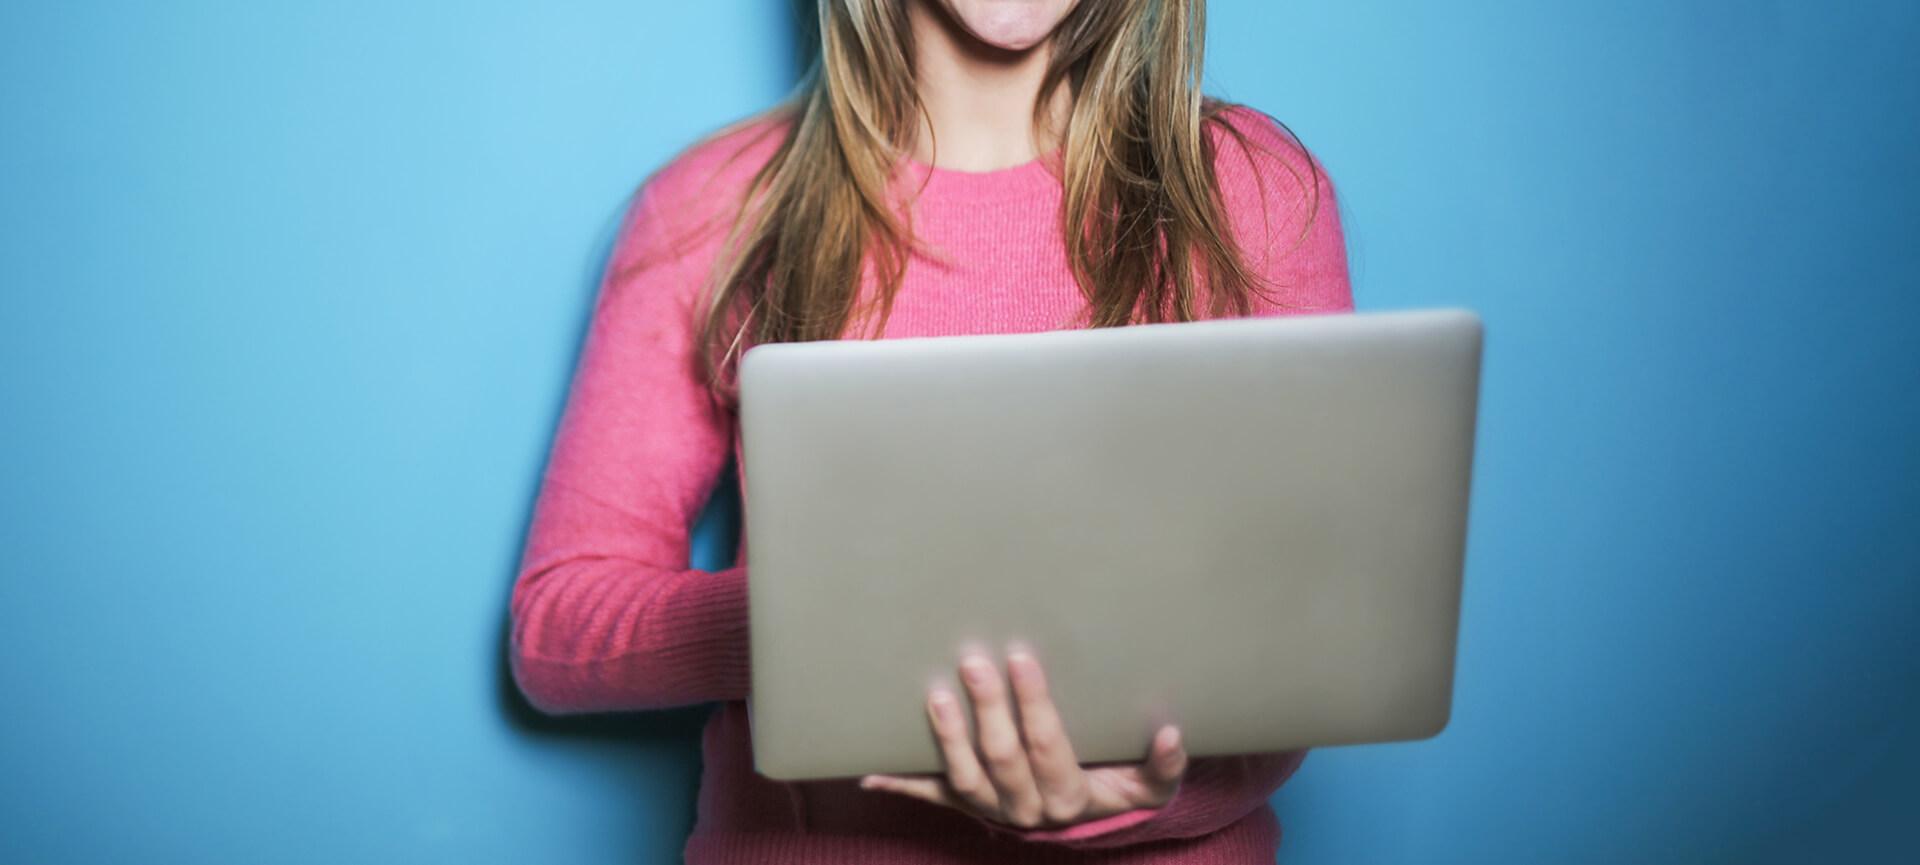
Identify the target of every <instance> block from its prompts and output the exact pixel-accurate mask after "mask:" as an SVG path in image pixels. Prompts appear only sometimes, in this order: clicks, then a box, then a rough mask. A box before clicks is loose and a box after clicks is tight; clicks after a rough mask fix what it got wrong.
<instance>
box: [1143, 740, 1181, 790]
mask: <svg viewBox="0 0 1920 865" xmlns="http://www.w3.org/2000/svg"><path fill="white" fill-rule="evenodd" d="M1186 772H1187V743H1186V742H1185V741H1183V739H1182V737H1181V735H1180V728H1179V727H1176V726H1174V725H1172V724H1168V725H1166V726H1164V727H1161V728H1160V729H1159V730H1158V731H1157V732H1156V733H1155V735H1154V737H1153V747H1152V748H1151V749H1150V750H1149V751H1148V753H1147V760H1146V765H1144V766H1142V767H1141V775H1142V777H1144V778H1145V779H1146V781H1147V783H1149V784H1152V785H1154V786H1156V787H1158V788H1160V789H1162V790H1170V789H1172V788H1174V787H1177V786H1179V784H1180V778H1181V776H1183V775H1185V774H1186Z"/></svg>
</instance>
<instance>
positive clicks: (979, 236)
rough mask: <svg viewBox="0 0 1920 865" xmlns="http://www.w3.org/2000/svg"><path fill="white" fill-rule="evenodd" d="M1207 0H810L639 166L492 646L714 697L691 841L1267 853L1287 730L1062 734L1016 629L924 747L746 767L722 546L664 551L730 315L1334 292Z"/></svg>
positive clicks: (893, 313) (1316, 191) (888, 331)
mask: <svg viewBox="0 0 1920 865" xmlns="http://www.w3.org/2000/svg"><path fill="white" fill-rule="evenodd" d="M1203 6H1204V4H1203V3H1202V2H1201V0H1078V2H1076V0H1024V2H1023V0H820V2H819V15H818V24H819V27H820V37H821V39H820V41H821V45H822V48H821V58H820V60H819V61H818V62H817V63H816V64H815V65H814V68H813V69H812V71H811V72H810V74H809V76H808V77H807V79H806V81H804V82H803V83H802V85H801V87H800V88H799V90H797V91H796V94H795V97H794V98H793V99H792V100H790V102H789V104H787V105H784V106H782V107H781V108H779V109H776V110H775V111H773V112H770V113H768V114H767V115H764V116H761V117H758V118H754V119H752V120H749V121H746V122H743V123H741V124H739V125H736V126H735V127H732V128H730V129H727V130H723V131H721V132H720V133H717V134H716V135H714V136H712V137H710V138H709V139H707V140H706V141H704V142H702V143H700V144H698V145H695V146H694V147H692V148H690V149H689V150H687V151H686V152H684V153H682V154H681V155H680V156H678V157H677V158H675V159H674V160H673V161H672V162H671V163H670V164H668V165H667V166H666V167H664V168H662V169H661V170H660V171H658V172H657V173H656V174H655V175H654V176H653V177H651V178H649V180H648V181H647V182H646V183H645V184H643V185H642V187H641V189H640V191H639V192H638V194H637V196H636V200H635V202H634V204H633V206H632V208H631V210H630V212H629V215H628V218H627V220H626V222H625V224H624V225H623V227H622V230H621V234H620V237H619V240H618V243H617V245H616V250H615V253H614V255H613V260H612V262H611V263H610V265H609V269H608V276H607V279H606V282H605V284H604V285H603V287H602V290H601V292H600V295H599V298H598V300H597V303H596V305H595V309H594V313H593V321H592V324H591V327H590V329H589V334H588V337H587V341H586V344H585V346H584V348H583V350H582V355H581V358H580V361H579V366H578V369H577V371H576V373H575V379H574V384H573V388H572V391H571V394H570V396H569V401H568V404H567V409H566V412H565V414H564V417H563V419H562V421H561V424H560V428H559V431H558V434H557V436H556V439H555V442H554V445H553V452H552V455H551V460H550V462H549V465H548V468H547V472H546V474H545V477H544V480H543V483H542V486H541V490H540V494H539V500H538V502H537V504H536V507H535V512H534V518H533V525H532V528H531V531H530V534H529V537H528V541H527V548H526V551H525V557H524V560H523V562H522V568H521V572H520V574H519V579H518V581H517V583H516V585H515V588H514V593H513V600H512V613H513V631H512V637H513V638H512V642H511V646H512V653H513V655H512V663H513V670H514V674H515V676H516V679H517V681H518V682H519V684H520V686H521V688H522V689H523V690H524V691H525V693H526V694H527V696H528V697H529V699H530V700H531V701H532V702H533V703H534V704H535V705H536V706H537V707H539V708H540V709H542V710H544V711H547V712H552V713H572V712H589V711H612V710H623V711H631V710H642V709H653V708H665V707H672V706H683V705H689V704H695V703H701V702H707V701H719V702H721V703H722V705H721V707H720V710H719V711H718V712H716V713H715V714H714V715H713V716H712V718H711V719H710V721H709V723H708V724H707V727H706V729H705V734H704V752H705V758H706V762H705V768H704V774H703V778H702V784H701V790H700V796H699V803H698V821H697V825H696V826H695V828H694V832H693V835H692V837H691V838H690V839H689V840H688V843H687V846H686V857H687V861H688V862H692V863H696V865H697V863H703V862H753V863H776V862H777V863H785V862H794V863H799V862H834V863H844V862H915V863H945V862H1020V861H1056V860H1059V859H1061V858H1063V857H1075V858H1085V859H1086V860H1087V861H1103V862H1167V863H1171V862H1230V861H1231V862H1242V861H1244V862H1255V861H1259V862H1271V861H1272V860H1273V857H1274V855H1275V851H1276V847H1277V845H1278V843H1279V826H1278V822H1277V820H1276V819H1275V817H1274V815H1273V813H1272V811H1271V809H1269V808H1267V807H1266V801H1267V798H1268V797H1269V796H1270V795H1271V794H1272V793H1273V791H1274V790H1275V789H1276V788H1277V787H1278V786H1279V785H1280V784H1281V783H1282V782H1283V781H1284V780H1285V779H1286V778H1287V777H1288V775H1289V774H1291V773H1292V772H1293V770H1294V769H1295V768H1296V767H1297V766H1298V765H1299V763H1300V761H1301V759H1302V757H1303V756H1304V755H1303V753H1301V752H1288V753H1278V754H1259V755H1247V756H1234V757H1199V758H1193V759H1191V760H1189V759H1188V758H1187V755H1186V753H1185V751H1184V750H1183V749H1182V747H1181V745H1180V741H1179V737H1178V730H1177V729H1174V728H1172V727H1168V728H1164V729H1162V730H1160V731H1159V732H1158V734H1157V735H1156V736H1155V737H1154V738H1153V740H1152V741H1151V742H1149V743H1143V752H1144V754H1145V757H1144V759H1143V760H1142V762H1140V763H1138V764H1127V765H1120V766H1112V765H1108V766H1099V767H1083V766H1081V765H1079V764H1078V763H1077V762H1076V761H1075V760H1074V758H1073V752H1072V746H1071V743H1069V742H1067V741H1066V740H1065V737H1064V736H1063V735H1062V733H1061V728H1060V724H1059V718H1058V715H1057V713H1055V712H1054V710H1053V707H1052V704H1051V702H1050V701H1049V700H1048V699H1047V698H1046V690H1045V682H1044V672H1043V671H1042V670H1041V668H1040V667H1039V665H1038V663H1037V662H1036V661H1035V660H1034V659H1033V658H1031V657H1030V656H1025V655H1019V654H1016V655H1010V656H1008V657H1007V658H1006V659H1005V660H1006V665H1007V667H1008V669H1009V671H1010V674H1011V679H1012V681H1010V682H1009V681H1007V680H1006V679H1005V678H1004V677H1002V676H1001V675H1000V672H999V668H998V666H997V664H996V663H995V660H996V659H994V658H991V657H980V658H970V659H967V661H968V662H967V663H963V665H962V668H961V674H962V680H963V681H965V682H967V685H966V688H967V690H968V693H967V694H966V697H967V700H966V701H965V702H964V703H963V701H961V700H960V699H959V697H960V695H957V694H940V693H934V694H929V695H928V700H927V705H926V710H927V715H928V720H929V724H930V727H931V729H932V731H933V735H934V736H935V737H936V738H937V739H938V740H939V742H940V743H941V749H942V752H943V754H945V756H946V758H947V771H946V772H945V773H943V774H940V775H928V776H922V777H892V776H869V777H867V778H864V779H836V780H831V781H816V782H801V783H791V784H789V783H779V782H775V781H772V780H770V779H768V778H765V777H764V776H760V775H758V774H756V773H755V772H754V771H753V762H752V759H753V758H752V747H751V742H750V740H749V738H748V726H747V716H746V711H745V703H744V702H743V701H744V699H745V697H746V695H747V688H748V681H749V677H748V666H747V664H748V652H747V564H746V562H745V561H744V560H742V561H741V562H740V563H739V564H736V565H735V566H733V567H731V568H728V569H725V570H721V571H715V572H706V571H699V570H691V569H688V568H687V567H686V562H687V555H688V526H689V524H690V522H691V521H692V519H693V517H694V516H695V515H696V514H697V513H698V511H699V509H700V508H701V506H702V505H703V503H704V502H705V501H706V500H707V498H708V496H709V494H710V493H711V492H712V491H713V490H714V489H715V487H716V485H717V483H718V480H719V477H720V475H721V473H722V470H723V468H724V464H725V461H726V459H727V457H728V456H729V455H730V454H731V455H734V456H737V455H738V439H737V437H736V436H735V418H734V414H733V410H732V407H731V399H732V397H733V390H732V384H731V378H730V377H731V374H732V371H733V369H734V366H735V363H736V361H737V360H738V357H739V355H740V353H741V352H742V351H743V350H744V349H745V348H746V347H747V346H750V345H753V344H756V343H764V342H772V341H786V340H812V339H834V338H864V337H879V338H891V337H902V336H926V335H940V334H958V333H982V332H1013V331H1035V330H1046V329H1056V328H1064V327H1087V326H1094V327H1104V326H1114V325H1124V324H1129V323H1135V322H1143V321H1167V320H1187V319H1194V318H1205V317H1209V316H1219V315H1267V314H1278V313H1294V312H1330V311H1345V310H1351V309H1352V298H1351V294H1350V291H1349V288H1348V281H1347V271H1346V256H1345V250H1344V245H1343V241H1342V237H1341V232H1340V226H1339V222H1338V216H1337V213H1336V208H1335V206H1334V199H1333V189H1332V186H1331V184H1330V183H1329V182H1328V181H1327V179H1326V177H1325V174H1324V172H1322V171H1321V170H1320V168H1319V166H1318V165H1317V164H1316V163H1315V162H1314V160H1313V159H1312V158H1311V157H1310V156H1309V155H1308V154H1307V153H1306V152H1305V151H1304V150H1303V149H1302V148H1301V147H1300V146H1299V144H1298V143H1297V142H1296V141H1294V140H1293V139H1292V138H1291V136H1289V135H1288V134H1287V133H1286V132H1284V130H1283V129H1282V128H1281V127H1279V126H1278V125H1277V124H1275V123H1274V122H1273V121H1271V120H1269V119H1267V118H1266V117H1265V116H1264V115H1261V114H1259V113H1257V112H1254V111H1251V110H1248V109H1244V108H1239V107H1231V106H1226V105H1223V104H1219V103H1215V102H1213V101H1211V100H1204V99H1202V97H1201V96H1200V93H1199V91H1198V82H1199V81H1200V64H1201V32H1202V25H1203ZM743 481H744V479H743ZM744 551H745V544H744V543H743V544H742V545H741V552H742V554H744ZM969 671H977V672H979V673H981V674H982V675H979V676H978V677H977V678H975V677H971V676H969ZM966 704H971V706H972V711H973V725H972V726H974V727H975V728H977V737H976V736H974V735H972V734H970V733H969V730H968V726H969V725H968V724H967V722H966V720H965V719H964V717H963V715H962V713H963V712H965V711H966V709H965V708H963V706H964V705H966ZM1016 709H1017V712H1016ZM849 723H858V719H849ZM1094 851H1098V852H1097V853H1096V852H1094Z"/></svg>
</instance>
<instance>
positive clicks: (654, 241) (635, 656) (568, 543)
mask: <svg viewBox="0 0 1920 865" xmlns="http://www.w3.org/2000/svg"><path fill="white" fill-rule="evenodd" d="M655 186H656V184H654V183H649V184H647V185H646V186H645V187H643V188H642V189H641V190H640V192H639V195H638V198H637V200H636V201H635V203H634V204H633V206H632V207H631V208H630V209H629V211H628V214H627V217H626V219H625V220H624V221H623V224H622V226H621V229H620V234H619V237H618V238H617V240H616V242H615V246H614V253H613V256H612V260H611V261H610V262H609V263H608V267H607V276H606V277H605V278H604V279H603V280H602V282H601V286H600V291H599V294H598V297H597V299H596V301H595V304H594V309H593V317H592V322H591V324H590V325H589V328H588V333H587V338H586V342H585V345H584V346H583V348H582V350H581V355H580V358H579V362H578V365H577V367H576V370H575V373H574V377H573V384H572V387H571V390H570V392H569V395H568V399H567V405H566V409H565V412H564V414H563V416H562V419H561V422H560V426H559V430H558V432H557V433H556V435H555V438H554V442H553V448H552V451H551V454H550V457H549V460H548V463H547V468H546V472H545V474H544V476H543V478H542V481H541V485H540V491H539V497H538V500H537V501H536V503H535V506H534V512H533V521H532V525H531V527H530V529H529V533H528V536H527V542H526V548H525V551H524V554H523V556H522V559H521V564H520V569H519V574H518V576H517V578H516V580H515V583H514V588H513V597H512V604H511V607H512V638H511V646H510V649H509V651H510V653H511V662H512V668H513V674H514V678H515V681H517V682H518V683H519V685H520V689H521V690H522V691H523V692H524V693H525V694H526V695H527V698H528V700H529V701H531V702H532V703H533V705H534V706H535V707H537V708H539V709H540V710H542V711H544V712H548V713H552V714H570V713H578V712H595V711H616V710H639V709H661V708H670V707H675V706H682V705H690V704H694V703H702V702H708V701H715V700H733V699H742V698H744V697H745V696H746V694H747V687H748V682H749V676H748V657H747V575H746V569H745V567H744V566H736V567H732V568H728V569H726V570H722V571H713V572H708V571H699V570H693V569H690V568H688V567H687V562H688V534H689V529H690V526H691V524H692V522H693V520H694V518H695V517H696V516H697V515H698V513H699V510H700V508H701V507H702V506H703V505H704V504H705V502H706V500H707V498H708V496H709V495H710V494H711V493H712V491H713V489H714V487H715V485H716V484H717V483H718V480H719V476H720V473H721V471H722V469H723V468H724V465H725V461H726V458H727V455H728V454H729V453H730V451H731V449H732V442H733V424H734V418H733V416H732V415H731V414H730V413H725V412H716V411H714V410H712V409H711V408H710V407H709V405H708V402H707V396H706V390H705V386H704V384H703V383H702V382H701V381H700V379H699V377H698V374H697V372H696V366H695V363H694V354H693V330H692V328H693V307H692V300H693V297H694V291H693V289H694V288H695V287H696V286H697V277H696V276H695V275H694V274H693V273H692V271H691V269H690V267H689V266H688V265H687V263H686V262H685V261H684V260H682V257H681V256H678V255H676V254H674V251H675V250H674V244H672V243H669V242H667V238H666V226H665V225H664V224H663V223H662V222H661V216H660V213H661V211H662V210H664V209H665V208H662V207H661V205H660V204H659V203H657V202H656V201H655V197H656V193H655V190H654V187H655Z"/></svg>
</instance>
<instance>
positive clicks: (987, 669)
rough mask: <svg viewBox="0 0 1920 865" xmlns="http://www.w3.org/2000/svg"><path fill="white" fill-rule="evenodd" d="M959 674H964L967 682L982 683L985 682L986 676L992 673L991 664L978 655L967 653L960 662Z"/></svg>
mask: <svg viewBox="0 0 1920 865" xmlns="http://www.w3.org/2000/svg"><path fill="white" fill-rule="evenodd" d="M960 674H961V675H963V676H966V677H967V681H968V682H971V683H973V684H975V685H984V684H986V683H987V677H988V676H990V675H993V665H992V664H989V663H987V659H986V658H982V657H980V656H979V655H968V656H967V657H966V659H965V660H962V661H961V662H960Z"/></svg>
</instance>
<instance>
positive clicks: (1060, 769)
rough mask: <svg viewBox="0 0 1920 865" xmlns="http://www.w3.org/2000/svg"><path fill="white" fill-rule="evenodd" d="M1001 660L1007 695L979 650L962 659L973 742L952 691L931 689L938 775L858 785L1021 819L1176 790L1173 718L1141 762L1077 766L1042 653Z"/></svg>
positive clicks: (1123, 803)
mask: <svg viewBox="0 0 1920 865" xmlns="http://www.w3.org/2000/svg"><path fill="white" fill-rule="evenodd" d="M1007 669H1008V672H1009V673H1010V674H1011V676H1012V678H1013V687H1012V695H1011V698H1009V692H1008V688H1007V686H1006V684H1005V682H1003V681H1002V680H1001V678H1000V672H999V670H998V669H997V668H995V666H994V665H993V662H992V661H990V660H988V659H987V658H986V657H985V656H984V655H980V654H977V653H975V654H971V655H969V656H968V657H967V658H966V659H964V660H963V661H961V663H960V678H961V679H962V680H963V681H964V682H965V683H966V688H967V693H968V695H969V696H970V697H972V700H973V708H974V716H975V725H976V726H977V727H978V728H979V737H980V740H979V744H978V746H977V747H976V745H975V743H974V742H972V741H970V740H969V737H968V735H967V724H966V722H965V721H964V719H963V718H962V717H961V708H960V702H959V700H958V698H957V697H956V696H955V695H954V694H952V693H950V692H949V691H948V690H947V689H945V688H941V687H936V688H934V690H933V691H932V692H931V693H930V694H929V695H928V698H927V714H928V715H929V717H930V718H931V719H932V722H933V730H934V734H935V736H936V737H938V739H939V744H940V753H941V755H942V757H943V759H944V762H945V763H946V766H947V771H946V774H945V775H944V776H942V775H937V774H936V775H867V776H865V777H863V778H861V779H860V786H861V788H862V789H867V790H887V791H891V792H895V793H901V794H904V795H907V796H912V797H914V798H916V799H924V800H926V801H928V802H933V803H935V804H939V805H946V806H949V807H953V808H959V809H962V810H967V811H972V812H974V813H975V814H978V815H980V816H982V817H985V818H987V819H990V820H994V821H997V822H1001V823H1007V824H1010V825H1013V826H1017V827H1020V828H1024V829H1032V828H1040V827H1048V826H1064V825H1071V824H1075V823H1084V822H1086V821H1089V820H1097V819H1100V818H1102V817H1108V816H1112V815H1114V814H1119V813H1123V812H1126V811H1132V810H1135V809H1139V808H1157V807H1159V806H1161V805H1165V804H1166V803H1167V802H1168V801H1169V800H1171V799H1172V798H1173V795H1174V793H1175V791H1177V790H1178V789H1179V787H1180V779H1181V777H1182V776H1183V775H1184V774H1185V773H1186V770H1187V752H1186V748H1185V747H1184V745H1182V743H1181V741H1180V731H1179V729H1178V728H1177V727H1175V726H1173V725H1171V724H1169V725H1166V726H1163V727H1161V728H1160V729H1159V730H1158V731H1157V733H1156V734H1155V736H1154V738H1153V744H1152V745H1151V746H1150V748H1149V751H1148V754H1147V758H1146V760H1144V761H1143V762H1141V763H1138V764H1125V765H1118V766H1097V767H1091V768H1089V767H1083V766H1081V765H1080V763H1079V761H1078V760H1076V759H1075V758H1074V755H1073V746H1072V745H1071V744H1070V743H1068V742H1067V734H1066V730H1065V729H1064V728H1063V727H1062V726H1061V723H1060V715H1059V713H1058V712H1057V711H1055V709H1054V705H1053V698H1052V696H1050V695H1049V694H1048V691H1047V681H1046V676H1045V673H1044V672H1043V671H1042V670H1041V669H1040V663H1039V661H1038V660H1036V659H1035V658H1034V657H1033V655H1032V654H1031V653H1029V652H1027V651H1024V650H1021V649H1015V650H1013V651H1011V652H1009V653H1008V655H1007ZM1015 703H1018V707H1019V715H1020V719H1019V722H1018V723H1017V724H1016V722H1015V720H1014V704H1015Z"/></svg>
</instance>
